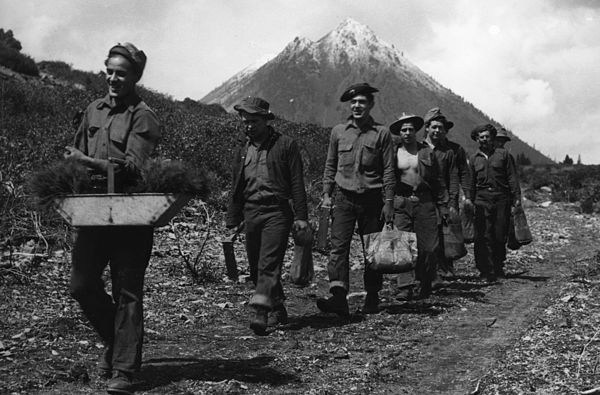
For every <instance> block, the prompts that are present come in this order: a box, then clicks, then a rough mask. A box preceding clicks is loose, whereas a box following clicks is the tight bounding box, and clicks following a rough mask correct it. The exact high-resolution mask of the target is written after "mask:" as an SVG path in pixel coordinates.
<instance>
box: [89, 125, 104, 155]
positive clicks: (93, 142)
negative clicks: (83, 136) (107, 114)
mask: <svg viewBox="0 0 600 395" xmlns="http://www.w3.org/2000/svg"><path fill="white" fill-rule="evenodd" d="M99 130H100V127H99V126H95V125H90V126H88V129H87V150H88V152H87V154H88V155H89V156H91V157H94V156H95V155H96V152H98V145H99V144H101V143H100V142H99V141H98V140H99V139H100V137H99V136H100V135H101V133H98V131H99Z"/></svg>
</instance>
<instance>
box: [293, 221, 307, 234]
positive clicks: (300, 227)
mask: <svg viewBox="0 0 600 395" xmlns="http://www.w3.org/2000/svg"><path fill="white" fill-rule="evenodd" d="M307 229H308V222H306V221H305V220H303V219H297V220H295V221H294V223H293V224H292V230H293V231H294V232H296V233H297V232H304V231H305V230H307Z"/></svg>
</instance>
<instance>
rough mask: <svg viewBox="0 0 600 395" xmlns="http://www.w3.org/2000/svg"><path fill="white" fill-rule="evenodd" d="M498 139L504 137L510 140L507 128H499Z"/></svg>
mask: <svg viewBox="0 0 600 395" xmlns="http://www.w3.org/2000/svg"><path fill="white" fill-rule="evenodd" d="M496 139H504V140H506V141H510V135H509V133H508V131H507V130H506V129H504V128H500V130H498V132H497V133H496Z"/></svg>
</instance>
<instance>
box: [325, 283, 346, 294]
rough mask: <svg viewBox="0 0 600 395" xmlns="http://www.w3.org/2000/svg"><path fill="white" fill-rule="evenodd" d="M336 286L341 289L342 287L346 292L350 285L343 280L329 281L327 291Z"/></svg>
mask: <svg viewBox="0 0 600 395" xmlns="http://www.w3.org/2000/svg"><path fill="white" fill-rule="evenodd" d="M336 287H338V288H342V289H343V290H344V291H346V292H348V288H350V287H349V286H348V284H346V283H345V282H343V281H331V282H330V283H329V292H332V291H333V289H334V288H336ZM332 293H333V292H332Z"/></svg>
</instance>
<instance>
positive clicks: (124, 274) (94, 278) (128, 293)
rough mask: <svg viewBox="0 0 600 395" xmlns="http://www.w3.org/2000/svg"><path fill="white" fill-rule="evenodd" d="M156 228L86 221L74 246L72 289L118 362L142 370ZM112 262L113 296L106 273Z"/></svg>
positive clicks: (114, 362)
mask: <svg viewBox="0 0 600 395" xmlns="http://www.w3.org/2000/svg"><path fill="white" fill-rule="evenodd" d="M152 242H153V228H152V227H148V226H115V227H81V228H79V229H78V230H77V238H76V240H75V246H74V248H73V259H72V270H71V295H72V296H73V298H75V299H76V300H77V301H78V302H79V304H80V306H81V308H82V310H83V313H84V314H85V316H86V317H87V318H88V319H89V320H90V322H91V324H92V326H93V327H94V328H95V329H96V331H97V332H98V334H99V335H100V337H101V338H102V340H103V341H104V342H105V343H106V345H107V346H108V347H109V348H111V347H112V348H113V353H112V368H113V369H115V370H121V371H124V372H129V373H131V372H134V371H138V370H139V369H140V366H141V362H142V342H143V335H144V321H143V317H144V314H143V288H144V275H145V273H146V268H147V266H148V261H149V260H150V254H151V252H152ZM107 264H110V273H111V280H112V297H111V296H109V295H108V294H107V293H106V291H105V289H104V285H105V284H104V282H103V281H102V273H103V271H104V268H105V267H106V265H107Z"/></svg>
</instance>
